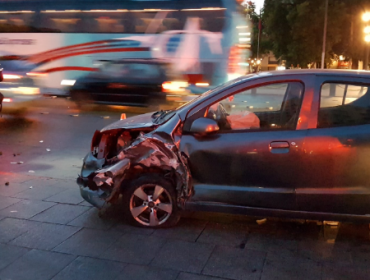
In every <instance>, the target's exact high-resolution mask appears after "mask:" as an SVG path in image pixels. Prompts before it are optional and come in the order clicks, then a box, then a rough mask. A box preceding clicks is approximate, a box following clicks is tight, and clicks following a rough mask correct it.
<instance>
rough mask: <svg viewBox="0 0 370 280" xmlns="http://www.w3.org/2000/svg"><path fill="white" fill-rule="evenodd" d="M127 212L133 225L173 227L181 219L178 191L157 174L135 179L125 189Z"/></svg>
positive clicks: (125, 207)
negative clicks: (177, 199)
mask: <svg viewBox="0 0 370 280" xmlns="http://www.w3.org/2000/svg"><path fill="white" fill-rule="evenodd" d="M123 197H124V209H125V214H126V216H127V217H128V219H129V222H130V223H131V224H132V225H135V226H139V227H148V228H160V227H171V226H174V225H175V224H176V223H177V222H178V221H179V218H180V216H179V211H178V208H177V201H176V192H175V190H174V188H173V186H172V184H171V183H170V182H169V181H167V180H165V179H164V178H162V177H160V176H156V175H146V176H143V177H141V178H138V179H136V180H134V181H133V182H132V183H131V184H130V186H129V188H128V189H127V190H125V191H124V193H123Z"/></svg>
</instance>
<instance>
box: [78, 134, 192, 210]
mask: <svg viewBox="0 0 370 280" xmlns="http://www.w3.org/2000/svg"><path fill="white" fill-rule="evenodd" d="M143 173H145V174H148V173H158V174H160V175H162V176H163V177H164V178H166V179H167V180H168V181H170V182H171V183H172V184H173V186H175V187H176V192H177V197H178V204H179V205H180V206H181V204H182V202H184V200H185V199H186V198H187V197H188V196H189V195H190V194H191V190H189V185H191V184H190V181H191V178H190V172H189V170H188V163H187V158H186V156H184V155H182V154H180V152H179V150H178V147H177V146H176V145H175V139H174V138H173V136H171V135H169V134H167V133H165V132H160V131H153V127H150V128H134V129H112V130H106V131H103V132H100V131H96V132H95V134H94V136H93V139H92V143H91V153H89V154H88V155H87V156H86V158H85V160H84V166H83V168H82V172H81V175H82V176H83V177H85V178H87V179H88V181H87V186H88V187H89V189H90V190H94V191H101V192H102V195H101V198H102V199H104V200H105V202H106V203H115V202H116V201H117V199H118V198H119V196H120V194H121V193H122V191H123V188H124V186H125V185H127V184H129V183H130V181H132V180H133V179H135V178H138V177H139V176H140V175H141V174H143ZM81 179H82V177H81ZM95 206H97V205H95Z"/></svg>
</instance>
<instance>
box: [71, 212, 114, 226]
mask: <svg viewBox="0 0 370 280" xmlns="http://www.w3.org/2000/svg"><path fill="white" fill-rule="evenodd" d="M68 224H69V225H71V226H77V227H87V228H93V229H109V228H111V227H112V226H113V225H114V221H113V220H111V219H108V218H106V217H102V218H100V217H99V210H98V209H97V208H95V207H93V208H90V210H88V211H86V212H85V213H83V214H82V215H80V216H79V217H77V218H76V219H74V220H73V221H71V222H70V223H68Z"/></svg>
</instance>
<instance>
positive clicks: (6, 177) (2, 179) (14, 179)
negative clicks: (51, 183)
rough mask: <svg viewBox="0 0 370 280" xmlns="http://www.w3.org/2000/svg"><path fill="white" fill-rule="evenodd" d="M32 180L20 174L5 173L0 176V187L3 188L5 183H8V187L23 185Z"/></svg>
mask: <svg viewBox="0 0 370 280" xmlns="http://www.w3.org/2000/svg"><path fill="white" fill-rule="evenodd" d="M31 179H33V177H31V176H27V175H21V174H18V173H17V174H16V173H12V174H11V173H6V174H1V176H0V186H3V185H4V184H5V183H6V182H9V183H10V185H12V184H14V183H18V184H19V183H23V182H26V181H29V180H31Z"/></svg>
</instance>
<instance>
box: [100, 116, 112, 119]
mask: <svg viewBox="0 0 370 280" xmlns="http://www.w3.org/2000/svg"><path fill="white" fill-rule="evenodd" d="M102 118H103V119H110V116H102Z"/></svg>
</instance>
